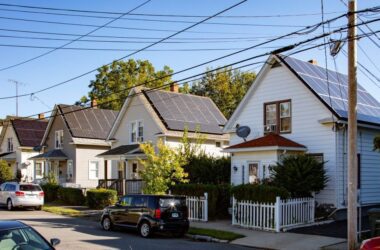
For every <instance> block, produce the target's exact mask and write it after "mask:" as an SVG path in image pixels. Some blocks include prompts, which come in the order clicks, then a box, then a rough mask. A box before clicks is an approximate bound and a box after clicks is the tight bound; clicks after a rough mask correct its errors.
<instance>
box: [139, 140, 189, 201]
mask: <svg viewBox="0 0 380 250" xmlns="http://www.w3.org/2000/svg"><path fill="white" fill-rule="evenodd" d="M140 148H141V150H142V151H143V152H144V154H145V155H146V157H147V159H145V160H140V163H141V164H142V165H143V166H144V168H143V170H142V171H141V172H140V175H141V178H142V180H143V181H144V182H145V186H144V188H143V192H144V193H145V194H165V193H166V192H167V190H168V189H169V187H170V186H174V185H175V184H176V183H186V182H188V180H187V179H186V177H187V173H185V171H184V169H183V165H184V164H185V159H184V157H183V156H182V155H181V154H180V153H179V152H178V151H177V150H175V149H172V148H170V147H169V146H167V145H165V144H164V143H163V142H162V141H161V140H159V141H158V142H157V152H156V151H155V147H154V145H153V144H151V143H142V144H140Z"/></svg>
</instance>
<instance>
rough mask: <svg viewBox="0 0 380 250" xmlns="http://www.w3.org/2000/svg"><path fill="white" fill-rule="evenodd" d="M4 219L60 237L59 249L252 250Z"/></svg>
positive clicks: (57, 220)
mask: <svg viewBox="0 0 380 250" xmlns="http://www.w3.org/2000/svg"><path fill="white" fill-rule="evenodd" d="M0 218H1V220H21V221H22V222H24V223H26V224H28V225H30V226H32V227H33V228H34V229H36V230H37V231H38V232H39V233H40V234H42V235H43V236H44V237H45V238H46V239H47V240H50V239H51V238H59V239H60V240H61V244H60V245H58V246H57V249H91V250H95V249H128V250H132V249H144V250H149V249H194V250H195V249H207V250H212V249H248V248H245V247H241V246H236V245H230V244H219V243H207V242H196V241H192V240H189V239H187V238H182V239H179V238H173V237H171V236H161V235H158V236H155V237H153V238H151V239H143V238H141V237H140V236H139V235H138V234H137V233H136V232H134V231H127V230H119V231H113V232H107V231H103V230H102V229H101V228H100V226H99V224H98V223H97V222H94V221H90V220H85V219H78V218H72V217H66V216H61V215H56V214H51V213H47V212H44V211H33V210H16V211H12V212H9V211H7V210H5V209H4V208H1V209H0Z"/></svg>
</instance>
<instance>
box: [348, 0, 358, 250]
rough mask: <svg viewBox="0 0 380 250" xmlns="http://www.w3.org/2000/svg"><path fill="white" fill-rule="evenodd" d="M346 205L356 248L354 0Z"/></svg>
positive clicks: (350, 31)
mask: <svg viewBox="0 0 380 250" xmlns="http://www.w3.org/2000/svg"><path fill="white" fill-rule="evenodd" d="M348 8H349V10H348V11H349V15H348V27H349V29H348V161H347V162H348V175H347V177H348V181H347V185H348V187H347V188H348V205H347V236H348V249H349V250H354V249H356V247H357V245H358V243H357V238H358V235H357V218H358V213H357V187H358V185H357V182H358V161H357V152H356V137H357V120H356V103H357V82H356V70H357V65H356V26H355V25H356V13H355V12H356V0H349V1H348Z"/></svg>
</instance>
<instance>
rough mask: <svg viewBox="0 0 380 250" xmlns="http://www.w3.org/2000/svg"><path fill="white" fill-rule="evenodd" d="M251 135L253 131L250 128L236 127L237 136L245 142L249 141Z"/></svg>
mask: <svg viewBox="0 0 380 250" xmlns="http://www.w3.org/2000/svg"><path fill="white" fill-rule="evenodd" d="M250 133H251V129H250V128H249V127H248V126H237V127H236V134H237V135H238V136H239V137H241V138H243V139H244V141H247V140H246V139H247V137H248V135H249V134H250Z"/></svg>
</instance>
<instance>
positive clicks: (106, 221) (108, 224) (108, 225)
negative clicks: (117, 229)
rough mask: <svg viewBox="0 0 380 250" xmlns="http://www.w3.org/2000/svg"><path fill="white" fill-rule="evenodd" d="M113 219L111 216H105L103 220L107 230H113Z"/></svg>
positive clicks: (104, 228) (104, 227)
mask: <svg viewBox="0 0 380 250" xmlns="http://www.w3.org/2000/svg"><path fill="white" fill-rule="evenodd" d="M112 226H113V225H112V221H111V218H110V217H104V218H103V220H102V228H103V230H105V231H111V230H112Z"/></svg>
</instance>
